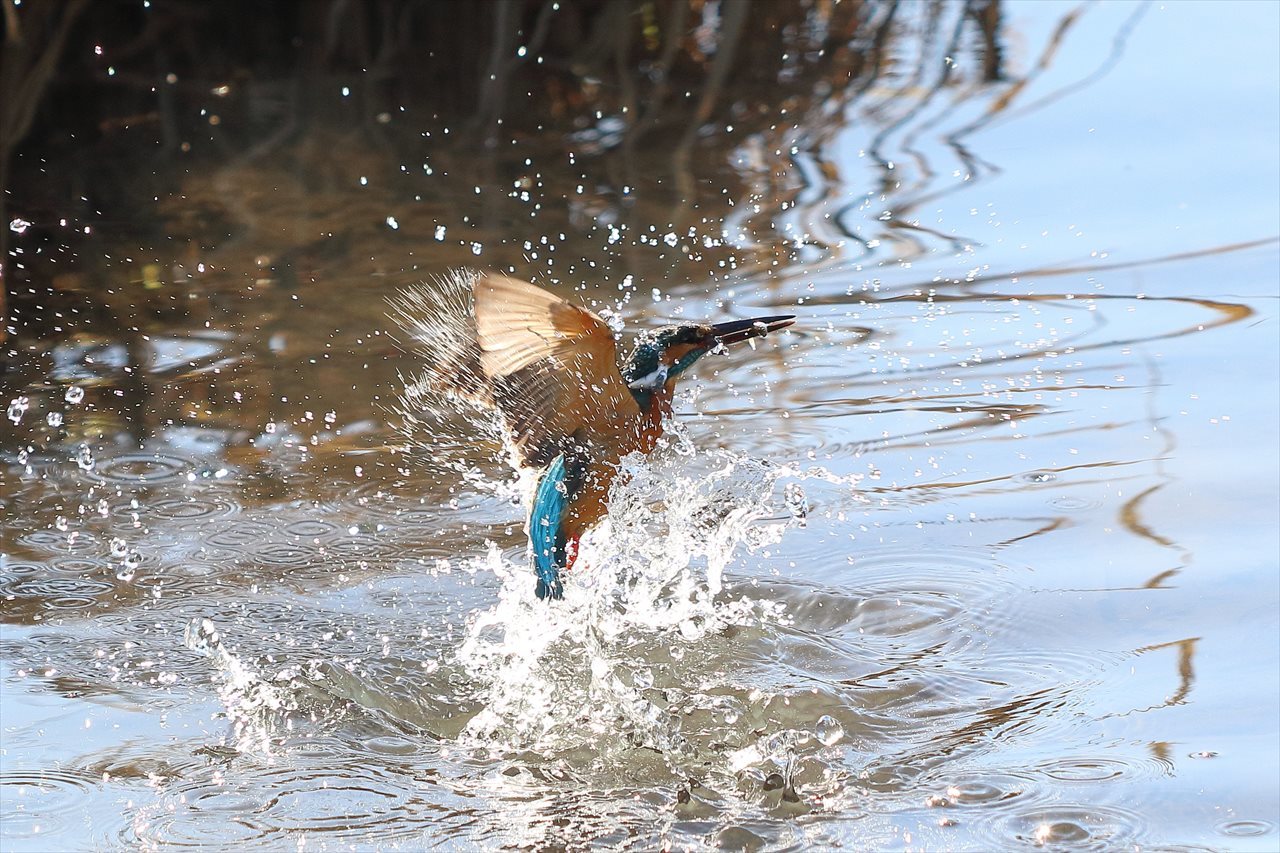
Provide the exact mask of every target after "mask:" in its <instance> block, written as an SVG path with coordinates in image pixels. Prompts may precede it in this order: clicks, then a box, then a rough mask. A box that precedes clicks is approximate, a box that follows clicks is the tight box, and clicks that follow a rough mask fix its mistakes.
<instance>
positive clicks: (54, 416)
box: [44, 412, 62, 429]
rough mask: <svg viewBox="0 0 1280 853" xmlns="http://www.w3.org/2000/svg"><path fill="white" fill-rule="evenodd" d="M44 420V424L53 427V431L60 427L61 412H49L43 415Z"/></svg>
mask: <svg viewBox="0 0 1280 853" xmlns="http://www.w3.org/2000/svg"><path fill="white" fill-rule="evenodd" d="M44 419H45V423H47V424H49V426H51V427H53V428H54V429H57V428H58V427H60V426H62V412H50V413H49V414H47V415H45V418H44Z"/></svg>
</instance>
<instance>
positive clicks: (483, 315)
mask: <svg viewBox="0 0 1280 853" xmlns="http://www.w3.org/2000/svg"><path fill="white" fill-rule="evenodd" d="M436 285H437V286H436V287H434V288H433V286H430V285H428V286H424V287H423V288H419V289H415V290H414V291H411V292H409V293H406V294H404V295H402V296H401V298H400V299H399V300H397V301H395V302H393V311H394V313H395V314H396V315H397V316H398V318H399V319H400V320H401V322H402V323H404V324H405V325H406V327H407V328H408V329H409V331H410V332H411V333H412V334H413V336H414V338H415V341H416V342H417V343H418V345H419V349H420V350H421V351H422V352H423V354H424V355H425V356H426V358H427V362H428V363H427V374H428V377H427V378H428V381H430V382H431V383H432V384H433V385H435V386H436V387H439V388H441V389H442V390H447V391H451V392H453V393H456V394H459V395H460V396H463V397H467V398H469V399H471V400H474V401H476V402H479V403H482V404H484V405H488V406H493V407H496V408H497V409H498V411H499V412H500V413H501V414H502V417H503V420H504V422H505V424H506V426H507V428H508V430H509V431H510V434H511V439H512V442H513V444H514V445H515V447H516V449H517V451H518V453H519V457H520V462H521V463H523V464H525V465H530V466H535V467H542V466H544V465H547V464H549V463H550V462H551V461H552V460H553V459H555V457H556V456H557V455H558V454H559V453H561V452H563V451H565V450H566V449H567V448H568V445H569V444H570V443H571V440H572V439H573V438H574V436H578V438H579V440H584V439H585V440H588V441H594V440H607V438H608V437H609V436H611V435H613V434H615V433H617V432H619V431H621V430H624V429H626V425H627V424H631V423H634V422H635V421H636V420H637V419H638V418H639V415H640V410H639V407H638V406H637V405H636V402H635V398H634V397H632V395H631V392H630V391H628V390H627V388H626V386H625V384H624V383H623V381H622V376H621V374H620V373H619V372H618V366H617V348H616V346H615V344H614V340H613V333H612V331H611V330H610V329H609V327H608V326H607V325H605V323H604V321H603V320H601V319H600V318H599V317H598V316H596V315H595V314H593V313H592V312H590V311H588V310H586V309H585V308H580V307H578V306H577V305H574V304H573V303H571V302H568V301H566V300H564V299H561V298H560V297H558V296H556V295H555V294H553V293H550V292H548V291H546V290H543V289H542V288H540V287H536V286H534V285H532V284H529V283H528V282H524V281H519V280H518V279H514V278H509V277H507V276H501V275H489V274H484V273H474V272H462V273H454V274H453V275H451V276H449V277H448V278H447V279H445V280H444V281H441V282H437V283H436ZM446 315H447V316H446Z"/></svg>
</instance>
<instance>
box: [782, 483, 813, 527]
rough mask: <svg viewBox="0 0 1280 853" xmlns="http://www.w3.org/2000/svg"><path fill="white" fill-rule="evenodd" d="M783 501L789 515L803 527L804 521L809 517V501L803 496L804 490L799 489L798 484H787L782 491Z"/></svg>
mask: <svg viewBox="0 0 1280 853" xmlns="http://www.w3.org/2000/svg"><path fill="white" fill-rule="evenodd" d="M783 500H784V501H785V502H786V505H787V509H788V510H789V511H790V512H791V515H792V516H793V517H794V518H795V519H796V520H797V521H799V522H800V523H801V525H800V526H801V527H803V526H804V522H805V519H806V518H808V517H809V499H808V497H806V496H805V493H804V489H802V488H800V484H799V483H787V487H786V488H785V489H784V490H783Z"/></svg>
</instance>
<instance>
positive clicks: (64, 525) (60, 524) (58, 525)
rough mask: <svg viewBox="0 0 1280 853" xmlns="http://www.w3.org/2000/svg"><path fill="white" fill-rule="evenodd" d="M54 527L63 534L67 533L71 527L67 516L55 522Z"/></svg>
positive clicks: (60, 517) (62, 516) (61, 516)
mask: <svg viewBox="0 0 1280 853" xmlns="http://www.w3.org/2000/svg"><path fill="white" fill-rule="evenodd" d="M53 526H54V527H56V528H58V529H59V530H61V531H62V532H63V533H66V532H67V528H68V527H70V526H71V525H70V523H69V522H68V521H67V517H66V516H65V515H60V516H58V517H57V518H55V519H54V520H53Z"/></svg>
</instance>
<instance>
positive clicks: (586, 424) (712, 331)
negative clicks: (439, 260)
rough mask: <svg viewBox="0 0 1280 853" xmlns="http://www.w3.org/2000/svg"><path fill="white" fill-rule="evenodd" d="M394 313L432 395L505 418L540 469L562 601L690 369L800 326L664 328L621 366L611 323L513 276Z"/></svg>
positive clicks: (520, 461) (539, 506) (444, 282)
mask: <svg viewBox="0 0 1280 853" xmlns="http://www.w3.org/2000/svg"><path fill="white" fill-rule="evenodd" d="M389 303H390V305H391V316H392V318H393V319H394V320H396V321H397V322H398V323H399V324H400V325H401V326H403V327H404V328H405V330H406V332H407V333H408V334H409V335H410V336H411V337H412V339H413V343H414V348H415V349H416V350H417V351H418V353H419V354H420V355H422V356H423V358H424V362H425V374H424V375H423V377H422V381H423V382H424V383H425V385H426V387H428V388H430V389H431V390H433V391H435V392H437V393H442V394H444V395H448V396H452V397H455V398H459V399H463V400H466V401H469V402H471V403H472V404H475V405H478V406H479V407H481V408H482V409H488V410H493V411H496V412H497V414H498V416H499V421H500V422H501V424H502V427H503V430H504V432H505V434H506V438H507V439H508V444H509V447H510V448H511V450H512V462H513V464H514V465H515V466H516V467H517V468H523V469H527V470H530V471H533V472H535V474H536V482H537V485H536V487H535V488H534V490H533V499H532V503H531V508H530V512H529V518H528V527H527V530H528V534H529V546H530V551H531V553H532V562H533V570H534V574H535V575H536V578H537V582H536V584H535V587H534V593H535V594H536V595H537V597H538V598H539V599H560V598H563V596H564V574H565V572H567V571H568V570H569V569H570V568H572V566H573V563H574V560H575V558H576V557H577V554H578V546H579V542H580V541H581V538H582V536H583V534H585V533H586V532H587V531H588V530H590V529H591V528H592V527H593V526H595V525H596V524H597V523H598V522H599V521H600V520H601V519H602V518H604V517H605V515H606V514H607V512H608V502H609V489H610V487H611V486H612V485H613V483H614V481H615V480H616V479H617V478H618V476H619V472H620V471H621V465H622V460H623V459H624V458H625V457H627V456H628V455H630V454H632V453H640V454H648V453H650V452H652V451H653V449H654V447H655V446H656V445H657V443H658V439H659V438H660V437H661V435H662V432H663V424H664V420H665V419H666V418H667V417H669V416H670V415H671V410H672V398H673V396H674V394H675V387H676V382H677V381H678V380H679V379H680V378H681V377H682V376H683V375H684V374H685V372H686V371H688V370H689V368H691V367H693V365H694V364H695V363H696V362H697V361H698V359H700V358H702V357H703V356H704V355H706V354H707V353H709V352H719V351H723V350H724V349H725V348H727V347H728V346H730V345H732V344H736V343H739V342H742V341H748V340H752V339H754V338H759V337H763V336H765V335H767V334H769V333H770V332H775V331H777V330H779V329H783V328H786V327H787V326H790V325H791V324H792V323H793V322H794V321H795V317H794V316H792V315H785V316H772V317H756V318H753V319H748V320H730V321H728V322H723V323H712V324H706V323H680V324H677V325H670V326H663V327H662V328H659V329H656V330H653V331H646V332H643V333H641V334H640V335H639V336H638V338H637V339H636V342H635V346H634V348H633V349H632V351H631V354H630V355H629V356H628V357H627V358H626V360H625V361H624V362H622V364H621V366H619V364H618V357H617V345H616V342H615V338H614V331H613V329H612V328H611V327H610V326H609V324H608V323H606V322H605V321H604V320H603V319H602V318H601V317H600V316H598V315H597V314H595V313H593V312H592V311H589V310H587V309H586V308H583V307H580V306H578V305H575V304H573V303H572V302H570V301H568V300H566V299H562V298H561V297H559V296H557V295H555V294H554V293H551V292H550V291H547V290H544V289H543V288H541V287H537V286H535V285H533V284H530V283H529V282H526V281H521V280H519V279H515V278H511V277H508V276H505V275H497V274H493V273H486V272H477V271H473V270H456V271H454V272H451V273H449V274H448V275H446V276H444V277H442V278H440V279H438V280H436V281H434V282H432V283H429V284H423V285H421V286H418V287H414V288H411V289H409V290H406V291H403V292H402V293H400V294H399V295H397V296H396V297H393V298H392V299H390V300H389ZM754 346H755V345H754V343H753V344H752V347H753V348H754Z"/></svg>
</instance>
